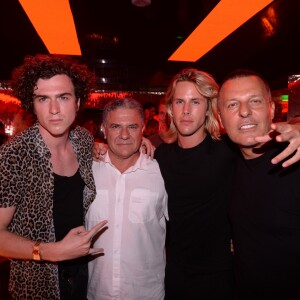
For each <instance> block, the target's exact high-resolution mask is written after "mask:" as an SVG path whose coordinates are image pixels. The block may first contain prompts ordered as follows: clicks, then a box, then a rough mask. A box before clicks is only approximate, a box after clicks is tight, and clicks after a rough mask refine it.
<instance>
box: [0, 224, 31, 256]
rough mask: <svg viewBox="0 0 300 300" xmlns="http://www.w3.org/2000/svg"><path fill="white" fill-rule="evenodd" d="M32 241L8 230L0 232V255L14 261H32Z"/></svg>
mask: <svg viewBox="0 0 300 300" xmlns="http://www.w3.org/2000/svg"><path fill="white" fill-rule="evenodd" d="M33 244H34V241H31V240H29V239H27V238H24V237H22V236H19V235H17V234H15V233H12V232H10V231H8V230H5V229H3V230H0V245H1V246H0V255H1V256H4V257H8V258H16V259H32V249H33Z"/></svg>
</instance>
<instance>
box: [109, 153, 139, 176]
mask: <svg viewBox="0 0 300 300" xmlns="http://www.w3.org/2000/svg"><path fill="white" fill-rule="evenodd" d="M108 154H109V158H110V161H111V162H112V164H113V165H114V166H115V167H116V168H117V169H118V170H119V171H120V172H121V173H124V172H125V171H126V170H128V169H129V168H130V167H132V166H134V164H135V163H136V161H137V160H138V159H139V157H140V153H139V152H136V153H134V154H133V155H131V156H130V157H127V158H124V157H119V156H116V155H115V154H114V153H112V151H111V150H110V149H108Z"/></svg>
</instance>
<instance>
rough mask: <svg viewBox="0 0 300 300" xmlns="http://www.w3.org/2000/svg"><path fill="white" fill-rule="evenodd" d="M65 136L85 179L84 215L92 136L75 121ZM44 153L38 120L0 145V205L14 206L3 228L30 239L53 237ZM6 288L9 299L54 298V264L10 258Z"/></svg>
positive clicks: (90, 190)
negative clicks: (75, 124)
mask: <svg viewBox="0 0 300 300" xmlns="http://www.w3.org/2000/svg"><path fill="white" fill-rule="evenodd" d="M69 137H70V141H71V143H72V145H73V148H74V151H75V154H76V155H77V159H78V162H79V170H80V174H81V177H82V179H83V180H84V182H85V188H84V215H85V213H86V211H87V209H88V207H89V206H90V204H91V202H92V201H93V200H94V198H95V194H96V190H95V183H94V179H93V174H92V147H93V137H92V136H91V135H90V134H89V133H88V131H87V130H85V129H83V128H81V127H78V126H77V127H76V128H74V129H72V130H71V132H70V136H69ZM50 155H51V154H50V152H49V150H48V148H47V147H46V144H45V143H44V141H43V138H42V136H41V135H40V133H39V129H38V123H36V124H35V125H34V126H33V127H31V128H29V129H28V130H26V131H24V132H23V133H21V134H20V135H18V136H16V137H14V138H13V139H12V140H11V141H10V142H8V143H7V144H4V145H3V146H2V147H1V148H0V182H1V184H0V207H3V208H5V207H12V206H15V207H16V211H15V214H14V217H13V219H12V222H11V224H10V225H9V228H8V229H9V230H10V231H11V232H14V233H16V234H18V235H21V236H23V237H26V238H28V239H30V240H33V241H37V240H38V241H42V242H55V231H54V223H53V191H54V176H53V173H52V170H51V164H50V161H49V159H50ZM9 290H10V292H11V294H12V298H13V299H26V300H27V299H43V300H46V299H49V300H50V299H51V300H55V299H60V295H59V283H58V267H57V264H56V263H49V262H45V261H42V262H36V261H31V260H12V262H11V271H10V283H9Z"/></svg>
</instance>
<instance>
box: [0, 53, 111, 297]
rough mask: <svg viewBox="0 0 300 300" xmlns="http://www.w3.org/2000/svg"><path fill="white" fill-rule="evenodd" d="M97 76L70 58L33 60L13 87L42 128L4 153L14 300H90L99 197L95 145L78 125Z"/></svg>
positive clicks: (0, 161) (0, 158)
mask: <svg viewBox="0 0 300 300" xmlns="http://www.w3.org/2000/svg"><path fill="white" fill-rule="evenodd" d="M92 83H93V75H92V73H91V72H89V70H88V68H87V67H86V66H85V65H83V64H79V63H77V62H76V61H73V60H71V59H69V58H67V57H62V56H45V55H37V56H35V57H26V58H25V60H24V64H23V65H22V66H20V67H19V68H17V69H16V70H14V72H13V76H12V87H13V90H14V94H15V96H16V97H17V98H19V99H20V100H21V102H22V106H23V108H24V109H27V110H29V111H33V113H34V114H35V115H36V117H37V122H36V124H35V125H34V126H32V127H30V128H29V129H27V130H25V131H24V132H22V133H21V134H20V135H18V136H16V137H14V138H13V139H11V140H10V141H9V142H8V143H7V144H5V145H4V146H3V147H2V148H1V151H0V182H1V184H0V255H1V256H4V257H8V258H10V259H11V272H10V283H9V290H10V292H11V295H12V298H13V299H51V300H54V299H86V289H87V275H88V273H87V261H86V259H87V257H86V256H87V255H88V254H94V253H99V252H101V251H102V249H100V248H99V249H96V248H94V249H93V248H91V239H92V238H93V236H94V235H95V234H96V233H97V232H98V231H99V230H100V229H101V227H102V226H103V225H104V224H105V223H106V222H105V221H104V222H100V223H99V224H97V225H95V226H94V227H93V228H92V229H91V230H89V231H87V230H85V228H84V226H83V225H84V216H85V213H86V211H87V209H88V208H89V206H90V204H91V202H92V201H93V200H94V197H95V194H96V190H95V183H94V179H93V174H92V168H91V166H92V147H93V138H92V136H91V135H90V134H89V133H88V132H87V131H86V130H85V129H83V128H81V127H78V126H77V127H75V126H74V125H73V123H74V120H75V117H76V113H77V111H78V109H79V107H80V105H82V104H83V103H84V101H85V100H86V99H87V98H88V94H89V92H90V89H91V87H92V85H91V84H92Z"/></svg>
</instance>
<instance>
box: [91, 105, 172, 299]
mask: <svg viewBox="0 0 300 300" xmlns="http://www.w3.org/2000/svg"><path fill="white" fill-rule="evenodd" d="M143 129H144V114H143V108H142V106H141V105H140V103H139V102H137V101H136V100H133V99H117V100H113V101H110V102H109V103H108V104H107V105H106V106H105V107H104V110H103V124H102V130H103V132H104V134H105V137H106V139H107V144H108V151H107V153H106V154H105V156H104V158H103V160H102V161H101V162H94V165H93V174H94V178H95V183H96V189H97V196H96V199H95V201H94V202H93V203H92V204H91V206H90V209H89V210H88V213H87V215H86V224H87V226H88V228H92V227H93V226H94V225H93V224H97V223H98V222H99V220H104V219H105V220H108V224H109V225H108V229H107V230H106V231H105V232H104V233H103V234H102V236H101V240H99V241H98V240H96V241H95V243H94V247H96V246H99V245H101V247H103V248H104V249H105V254H104V255H99V256H98V257H97V258H95V259H93V260H92V261H91V262H90V263H89V286H88V299H97V300H106V299H120V300H122V299H124V300H129V299H130V300H135V299H136V300H141V299H143V300H148V299H149V300H150V299H153V300H160V299H164V273H165V237H166V224H165V218H167V193H166V191H165V186H164V181H163V178H162V176H161V173H160V169H159V166H158V163H157V162H156V160H150V159H148V158H147V156H145V155H144V154H140V152H139V148H140V145H141V141H142V136H143Z"/></svg>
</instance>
